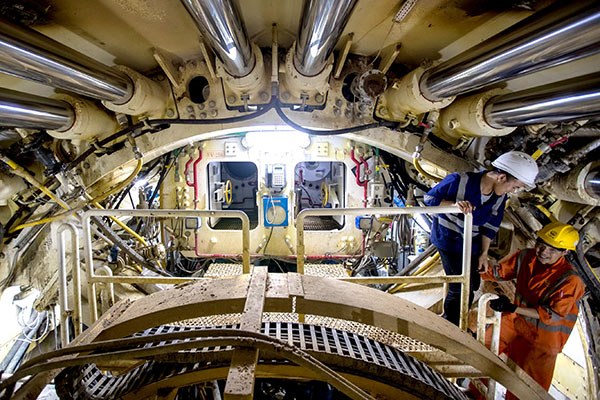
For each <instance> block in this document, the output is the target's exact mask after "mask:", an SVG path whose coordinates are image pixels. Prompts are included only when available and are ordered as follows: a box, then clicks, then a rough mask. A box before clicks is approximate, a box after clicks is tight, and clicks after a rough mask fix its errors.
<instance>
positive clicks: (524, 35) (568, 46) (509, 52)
mask: <svg viewBox="0 0 600 400" xmlns="http://www.w3.org/2000/svg"><path fill="white" fill-rule="evenodd" d="M599 42H600V4H598V2H593V1H581V2H569V3H568V4H567V5H566V6H563V7H562V8H555V7H552V8H551V9H547V10H543V11H542V12H540V13H537V14H535V15H533V16H531V17H529V18H527V19H525V20H523V21H521V22H520V23H518V24H516V25H514V26H512V27H510V28H508V29H506V30H504V31H502V32H500V33H499V34H497V35H495V36H493V37H491V38H490V39H488V40H486V41H484V42H483V43H481V44H479V45H477V46H475V47H474V48H472V49H470V50H467V51H465V52H464V53H462V54H459V55H458V56H456V57H454V58H452V59H450V60H448V61H446V62H444V63H442V64H440V65H438V66H436V67H433V68H431V69H429V70H428V71H426V72H425V75H424V76H423V78H422V79H421V81H420V89H421V92H422V93H423V95H424V96H425V97H426V98H427V99H429V100H431V101H438V100H441V99H443V98H448V97H452V96H456V95H459V94H463V93H466V92H470V91H473V90H476V89H479V88H482V87H484V86H488V85H491V84H493V83H495V82H500V81H505V80H508V79H514V78H516V77H519V76H521V75H526V74H529V73H532V72H535V71H539V70H542V69H544V68H549V67H553V66H556V65H559V64H563V63H566V62H570V61H574V60H577V59H579V58H583V57H587V56H590V55H593V54H596V53H598V52H600V46H598V43H599Z"/></svg>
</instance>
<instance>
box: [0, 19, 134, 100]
mask: <svg viewBox="0 0 600 400" xmlns="http://www.w3.org/2000/svg"><path fill="white" fill-rule="evenodd" d="M0 71H2V72H4V73H7V74H9V75H13V76H17V77H19V78H24V79H29V80H32V81H35V82H39V83H42V84H45V85H49V86H52V87H55V88H60V89H64V90H66V91H69V92H74V93H79V94H81V95H84V96H88V97H91V98H94V99H99V100H105V101H109V102H113V103H116V104H123V103H126V102H127V101H128V100H129V99H131V97H132V95H133V83H132V82H131V80H130V79H129V78H128V77H127V76H126V75H125V74H122V73H120V72H118V71H115V70H113V69H112V68H109V67H107V66H106V65H104V64H102V63H100V62H98V61H96V60H93V59H91V58H89V57H87V56H85V55H83V54H81V53H79V52H77V51H75V50H72V49H70V48H68V47H66V46H64V45H62V44H60V43H58V42H56V41H55V40H52V39H50V38H49V37H47V36H44V35H42V34H41V33H39V32H36V31H34V30H32V29H27V28H23V27H19V26H16V25H12V24H9V23H6V22H0Z"/></svg>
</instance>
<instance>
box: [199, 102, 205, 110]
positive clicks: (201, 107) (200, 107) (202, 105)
mask: <svg viewBox="0 0 600 400" xmlns="http://www.w3.org/2000/svg"><path fill="white" fill-rule="evenodd" d="M198 110H200V111H202V110H204V103H200V104H198Z"/></svg>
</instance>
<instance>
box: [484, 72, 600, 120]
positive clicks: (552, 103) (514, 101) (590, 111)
mask: <svg viewBox="0 0 600 400" xmlns="http://www.w3.org/2000/svg"><path fill="white" fill-rule="evenodd" d="M484 115H485V120H486V122H487V123H488V124H490V125H491V126H493V127H494V128H503V127H512V126H520V125H531V124H539V123H548V122H558V121H574V120H579V119H588V118H590V117H594V116H598V115H600V74H592V75H586V76H584V77H580V78H575V79H570V80H567V81H563V82H557V83H554V84H550V85H544V86H540V87H537V88H533V89H529V90H524V91H520V92H515V93H510V94H506V95H501V96H497V97H493V98H492V99H490V101H489V102H488V103H487V104H486V105H485V108H484Z"/></svg>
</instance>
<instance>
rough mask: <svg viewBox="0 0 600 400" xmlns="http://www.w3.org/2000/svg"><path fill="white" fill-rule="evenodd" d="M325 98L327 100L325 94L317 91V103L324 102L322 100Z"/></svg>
mask: <svg viewBox="0 0 600 400" xmlns="http://www.w3.org/2000/svg"><path fill="white" fill-rule="evenodd" d="M323 100H325V97H324V96H323V95H322V94H321V93H317V94H316V95H315V101H316V102H317V103H322V102H323Z"/></svg>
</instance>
